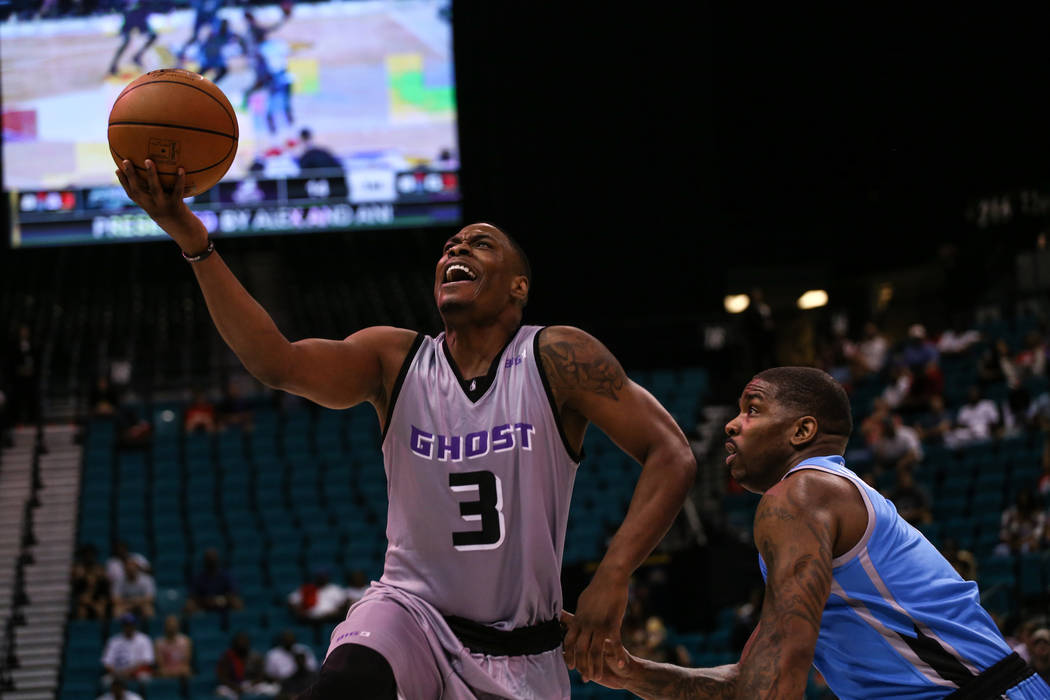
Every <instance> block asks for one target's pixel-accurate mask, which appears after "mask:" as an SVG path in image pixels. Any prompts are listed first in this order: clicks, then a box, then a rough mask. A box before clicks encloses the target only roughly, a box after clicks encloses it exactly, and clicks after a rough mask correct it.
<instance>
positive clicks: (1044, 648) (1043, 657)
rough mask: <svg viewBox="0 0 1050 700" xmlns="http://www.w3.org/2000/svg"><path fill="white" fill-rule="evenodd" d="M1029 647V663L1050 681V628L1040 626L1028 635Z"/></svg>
mask: <svg viewBox="0 0 1050 700" xmlns="http://www.w3.org/2000/svg"><path fill="white" fill-rule="evenodd" d="M1029 641H1030V642H1031V649H1029V656H1030V657H1031V658H1030V659H1029V663H1031V664H1032V668H1034V669H1035V672H1036V673H1038V674H1039V675H1040V676H1042V677H1043V680H1044V681H1046V682H1048V683H1050V629H1047V628H1046V627H1040V628H1039V629H1037V630H1036V631H1035V632H1032V636H1031V637H1029Z"/></svg>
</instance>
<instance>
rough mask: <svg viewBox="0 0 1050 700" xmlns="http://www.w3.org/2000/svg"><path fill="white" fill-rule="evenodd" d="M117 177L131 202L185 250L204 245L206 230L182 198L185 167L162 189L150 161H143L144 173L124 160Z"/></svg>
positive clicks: (154, 166)
mask: <svg viewBox="0 0 1050 700" xmlns="http://www.w3.org/2000/svg"><path fill="white" fill-rule="evenodd" d="M117 180H119V181H120V185H121V187H123V188H124V191H125V192H126V193H127V195H128V197H130V198H131V201H133V202H135V204H137V205H139V206H140V207H142V210H143V211H144V212H146V213H147V214H149V216H150V218H151V219H153V220H154V221H156V222H157V225H158V226H160V227H161V228H162V229H164V231H165V232H166V233H167V234H168V235H169V236H171V237H172V238H173V239H174V240H175V242H176V243H178V244H179V247H181V248H182V249H183V250H184V251H185V252H187V253H191V254H192V253H199V252H200V251H201V250H203V249H204V248H205V246H207V241H208V233H207V231H206V230H205V229H204V226H203V224H201V222H200V220H199V219H198V218H197V217H196V216H194V215H193V212H191V211H190V210H189V207H187V206H186V203H185V202H184V201H183V193H184V192H185V189H186V171H185V170H183V169H182V168H179V172H178V175H177V176H176V178H175V184H174V186H173V187H172V188H171V189H170V190H165V189H164V187H163V186H161V184H160V178H159V177H158V176H157V167H156V165H155V164H154V163H153V161H152V160H149V159H147V160H146V174H145V176H142V175H139V174H138V172H136V170H135V166H134V165H133V164H132V163H131V161H129V160H125V161H123V162H122V163H121V167H120V169H118V170H117Z"/></svg>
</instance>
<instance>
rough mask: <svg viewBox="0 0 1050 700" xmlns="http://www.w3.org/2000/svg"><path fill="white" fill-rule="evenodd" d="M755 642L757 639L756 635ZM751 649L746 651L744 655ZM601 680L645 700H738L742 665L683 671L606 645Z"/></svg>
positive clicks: (565, 616) (569, 620) (568, 617)
mask: <svg viewBox="0 0 1050 700" xmlns="http://www.w3.org/2000/svg"><path fill="white" fill-rule="evenodd" d="M562 621H563V622H564V623H566V625H568V626H571V625H572V624H573V622H574V620H573V615H571V614H569V613H566V612H563V613H562ZM752 638H753V635H752ZM747 650H748V647H746V646H745V647H744V655H745V656H746V654H747ZM602 661H603V663H604V668H603V669H602V675H601V680H597V681H596V682H597V683H600V684H601V685H604V686H606V687H607V688H614V689H624V690H628V691H630V692H632V693H634V694H635V695H637V696H638V697H640V698H643V699H644V700H697V699H698V698H700V699H704V700H734V698H736V681H737V677H738V676H739V675H740V665H739V664H727V665H725V666H715V667H713V668H683V667H682V666H675V665H674V664H661V663H657V662H655V661H649V660H647V659H642V658H639V657H637V656H633V655H632V654H631V653H629V652H628V651H627V650H626V649H624V648H623V645H622V644H620V643H619V642H616V643H614V642H613V641H612V640H611V639H606V640H604V642H603V644H602Z"/></svg>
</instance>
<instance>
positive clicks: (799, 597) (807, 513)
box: [737, 472, 838, 699]
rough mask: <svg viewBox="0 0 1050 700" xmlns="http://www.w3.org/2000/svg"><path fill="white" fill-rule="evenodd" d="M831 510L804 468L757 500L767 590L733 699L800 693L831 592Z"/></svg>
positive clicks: (758, 535) (757, 537)
mask: <svg viewBox="0 0 1050 700" xmlns="http://www.w3.org/2000/svg"><path fill="white" fill-rule="evenodd" d="M814 477H816V478H814ZM833 508H834V503H831V502H829V497H828V492H827V491H825V490H823V489H822V484H821V482H820V480H819V475H815V474H814V473H807V472H801V473H798V474H795V475H793V476H792V477H791V478H789V479H787V480H785V481H782V482H780V483H778V484H777V485H775V486H774V487H773V488H771V489H769V490H768V491H766V493H765V495H764V496H763V497H762V500H761V501H759V504H758V510H757V511H756V513H755V544H756V545H757V546H758V551H759V552H760V553H761V554H762V559H763V560H764V561H765V563H766V570H767V573H766V595H765V600H764V602H763V605H762V615H761V617H760V618H759V626H758V629H757V630H756V631H755V634H754V636H753V637H752V639H751V641H750V642H749V646H750V649H749V650H748V651H746V652H745V656H744V658H743V659H742V660H741V663H740V678H739V680H738V688H737V697H738V698H748V699H751V698H755V699H758V698H762V699H766V698H799V697H802V695H804V694H805V691H806V680H807V679H808V678H809V668H810V666H811V665H812V663H813V651H814V649H815V648H816V644H817V637H818V636H819V634H820V620H821V617H822V616H823V614H824V606H825V604H826V603H827V600H828V595H829V594H830V592H831V560H832V547H833V544H834V542H835V537H836V536H837V535H836V531H837V530H836V528H837V527H838V526H837V525H836V519H835V517H834V514H833V512H832V510H833Z"/></svg>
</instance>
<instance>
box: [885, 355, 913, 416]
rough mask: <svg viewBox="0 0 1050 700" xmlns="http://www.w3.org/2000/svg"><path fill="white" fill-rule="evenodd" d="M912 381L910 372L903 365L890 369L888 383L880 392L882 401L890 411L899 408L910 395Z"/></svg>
mask: <svg viewBox="0 0 1050 700" xmlns="http://www.w3.org/2000/svg"><path fill="white" fill-rule="evenodd" d="M913 381H914V378H913V377H912V373H911V370H910V369H908V368H907V367H906V366H905V365H899V364H898V365H894V366H893V367H891V368H890V382H889V384H887V385H886V388H885V389H883V390H882V396H881V398H882V400H883V401H885V402H886V406H887V407H888V408H890V409H896V408H900V407H901V406H903V405H904V402H905V400H906V399H907V398H908V396H909V394H911V385H912V383H913Z"/></svg>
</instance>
